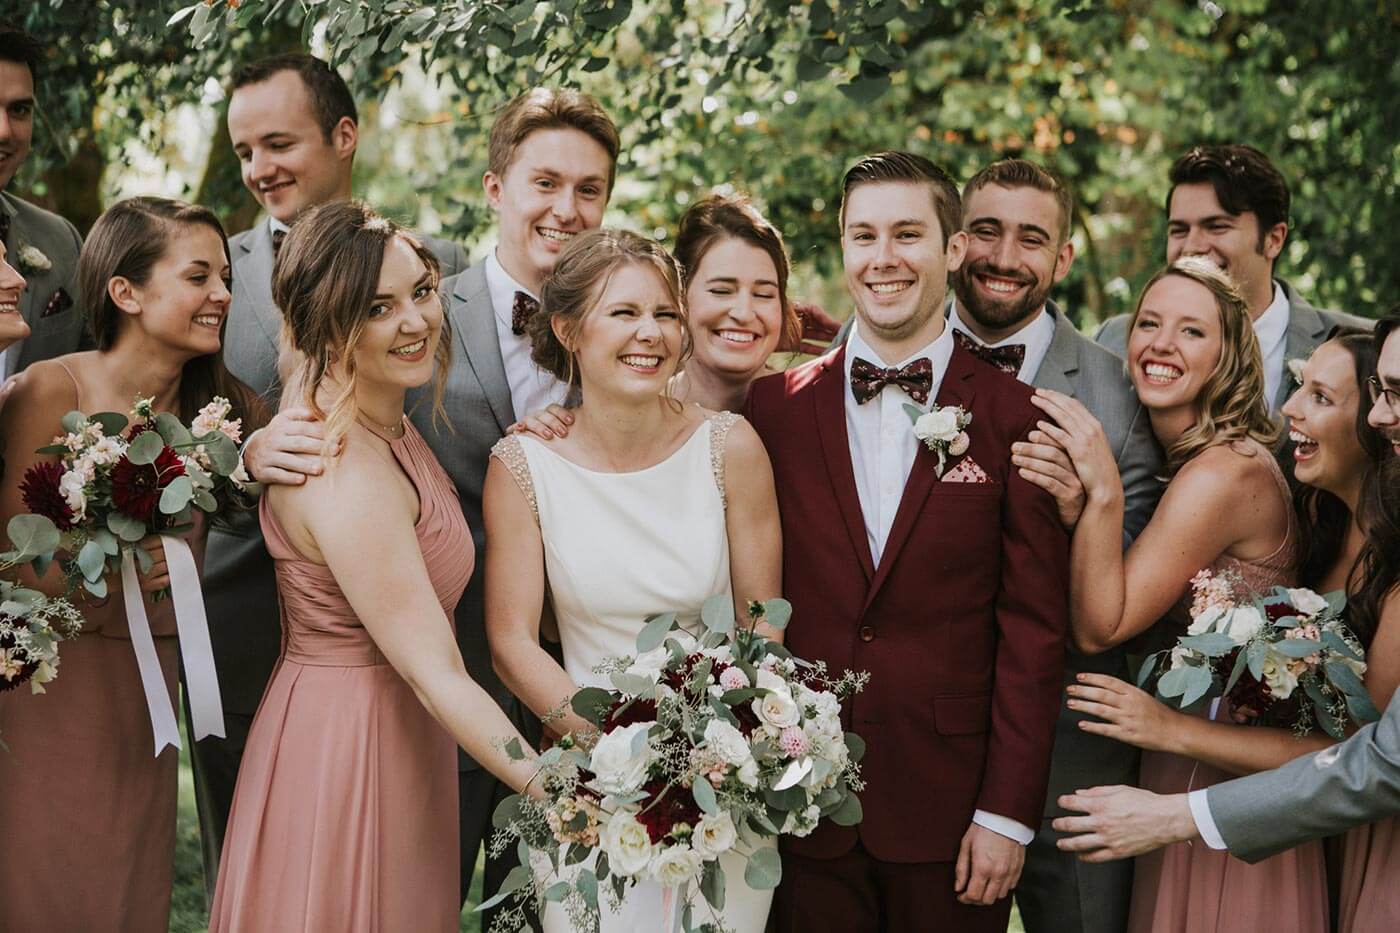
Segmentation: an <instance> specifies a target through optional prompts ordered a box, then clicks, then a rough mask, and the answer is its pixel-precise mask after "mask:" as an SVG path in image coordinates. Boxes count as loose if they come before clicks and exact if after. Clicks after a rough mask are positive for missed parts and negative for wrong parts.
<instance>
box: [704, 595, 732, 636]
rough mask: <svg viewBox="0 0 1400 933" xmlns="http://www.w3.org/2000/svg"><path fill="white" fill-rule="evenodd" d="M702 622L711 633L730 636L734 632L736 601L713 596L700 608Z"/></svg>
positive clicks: (726, 597)
mask: <svg viewBox="0 0 1400 933" xmlns="http://www.w3.org/2000/svg"><path fill="white" fill-rule="evenodd" d="M700 620H701V621H702V622H704V623H705V628H707V629H709V630H710V631H712V632H720V633H721V634H724V635H728V634H729V633H730V632H732V631H734V601H733V600H732V599H730V598H729V597H728V596H711V597H710V598H709V599H707V600H705V602H704V603H703V604H702V605H701V606H700Z"/></svg>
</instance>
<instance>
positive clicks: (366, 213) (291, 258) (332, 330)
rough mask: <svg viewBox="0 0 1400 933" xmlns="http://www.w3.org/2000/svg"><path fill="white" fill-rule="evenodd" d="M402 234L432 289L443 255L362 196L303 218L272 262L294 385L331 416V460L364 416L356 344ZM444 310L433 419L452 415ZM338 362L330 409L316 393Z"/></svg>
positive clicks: (327, 447)
mask: <svg viewBox="0 0 1400 933" xmlns="http://www.w3.org/2000/svg"><path fill="white" fill-rule="evenodd" d="M395 237H398V238H400V239H402V240H403V241H404V242H405V243H406V244H408V246H409V247H410V248H411V249H412V250H413V252H414V253H415V254H417V256H418V258H419V259H420V260H422V262H423V265H425V266H426V267H427V269H428V276H429V281H430V284H431V285H432V287H433V289H434V291H436V290H437V287H438V283H439V281H440V280H441V277H442V271H441V268H440V266H439V264H438V260H437V257H436V256H434V255H433V253H432V250H430V249H428V248H427V247H426V246H424V245H423V244H422V243H421V242H420V241H419V240H418V238H417V237H415V236H413V234H411V233H409V232H408V231H407V230H405V229H404V228H403V227H401V226H399V225H398V224H396V223H394V221H392V220H389V219H388V218H387V217H381V216H380V215H379V214H378V213H376V212H375V211H374V209H373V208H371V207H370V206H369V205H368V204H365V203H364V202H363V201H332V202H329V203H326V204H322V205H319V206H317V207H314V208H312V209H310V210H308V211H307V212H306V213H304V214H302V215H301V216H300V217H298V218H297V221H296V223H295V224H293V225H292V229H291V232H290V233H288V234H287V238H286V240H285V241H283V243H282V248H281V249H280V250H279V251H278V253H277V259H276V262H275V263H274V264H273V267H272V300H273V301H274V302H275V303H276V305H277V307H278V308H280V309H281V311H282V341H283V343H284V344H285V345H289V346H290V347H291V348H292V349H294V350H296V351H297V353H299V354H300V356H301V360H300V365H299V367H298V372H297V376H296V379H295V380H294V382H293V383H292V385H293V387H294V389H300V391H301V394H302V397H303V400H304V401H305V403H306V406H307V407H308V408H310V409H311V411H312V412H314V413H315V414H316V416H317V417H318V418H321V419H323V420H324V421H325V424H326V430H325V441H324V443H323V445H322V449H323V451H324V452H325V453H326V455H327V457H328V458H329V459H330V460H332V461H333V460H334V458H333V457H330V455H331V453H332V452H333V451H335V449H336V448H337V446H338V445H339V443H340V440H341V439H342V438H343V437H344V436H345V434H346V432H348V431H349V430H350V425H351V424H352V423H353V422H354V420H355V416H356V414H357V413H358V407H357V405H356V404H355V389H356V385H357V383H358V374H357V373H356V369H355V348H356V347H357V346H358V345H359V342H360V339H361V337H362V336H363V335H364V331H365V325H366V323H367V322H368V321H369V317H368V314H369V309H370V306H371V305H372V304H373V303H374V295H375V292H376V291H377V289H378V287H379V271H380V268H381V267H382V266H383V264H384V250H385V248H386V247H387V246H388V245H389V241H390V240H392V239H393V238H395ZM445 311H446V309H444V314H443V324H442V333H441V335H440V336H439V338H438V346H437V352H436V353H435V355H434V357H433V359H434V362H435V363H436V367H435V369H434V372H433V419H434V421H435V422H436V421H437V419H439V418H444V419H445V418H446V413H445V411H444V409H443V405H442V394H443V387H444V384H445V381H446V379H447V367H448V364H449V363H450V362H451V358H452V340H451V335H450V333H449V331H448V318H447V315H446V313H445ZM332 366H334V367H335V370H336V371H335V374H334V375H335V376H336V378H337V380H338V381H339V386H338V392H337V393H336V396H335V399H334V400H333V401H332V402H331V405H330V411H329V412H327V411H324V410H323V409H322V408H321V404H320V401H319V400H318V398H317V396H318V395H319V394H320V390H321V388H322V386H323V385H324V384H325V381H326V377H327V374H328V373H329V372H330V370H331V368H332Z"/></svg>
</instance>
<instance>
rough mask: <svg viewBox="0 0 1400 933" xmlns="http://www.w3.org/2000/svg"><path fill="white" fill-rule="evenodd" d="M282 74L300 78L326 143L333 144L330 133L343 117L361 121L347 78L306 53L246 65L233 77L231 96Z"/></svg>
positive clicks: (356, 121) (277, 56) (279, 56)
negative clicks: (243, 88) (294, 74)
mask: <svg viewBox="0 0 1400 933" xmlns="http://www.w3.org/2000/svg"><path fill="white" fill-rule="evenodd" d="M283 71H291V72H295V73H296V75H297V77H299V78H301V84H302V87H304V88H306V94H307V96H308V97H310V98H311V112H312V113H314V114H315V115H316V124H317V125H318V126H320V127H321V135H322V136H323V137H324V138H325V140H326V142H330V141H331V132H332V131H333V130H334V129H335V127H336V124H337V123H339V122H340V121H341V119H343V118H344V117H349V118H350V121H351V122H352V123H359V122H360V114H359V111H358V110H356V109H355V98H353V97H351V96H350V88H349V87H347V86H346V84H345V79H344V78H342V77H341V76H340V74H339V73H338V72H337V71H336V70H335V69H334V68H332V67H331V66H330V65H328V64H326V63H325V62H323V61H321V60H320V59H319V58H317V57H316V56H314V55H307V54H306V53H305V52H288V53H286V54H284V55H273V56H271V57H270V58H262V59H259V60H258V61H255V62H252V63H251V64H247V65H244V66H243V67H242V68H239V69H238V70H237V71H236V72H234V74H233V84H232V86H231V87H230V88H229V96H230V97H232V96H233V92H234V91H236V90H238V89H239V88H241V87H246V86H248V85H249V84H261V83H262V82H263V81H267V80H269V79H270V78H272V77H273V76H274V75H277V74H280V73H281V72H283Z"/></svg>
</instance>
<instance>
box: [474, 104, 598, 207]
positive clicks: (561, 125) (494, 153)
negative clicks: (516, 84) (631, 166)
mask: <svg viewBox="0 0 1400 933" xmlns="http://www.w3.org/2000/svg"><path fill="white" fill-rule="evenodd" d="M550 129H572V130H578V131H579V132H581V133H585V134H587V135H588V136H589V137H591V138H592V139H594V140H596V141H597V143H598V145H600V146H602V147H603V149H604V150H605V151H606V152H607V153H608V162H609V165H608V196H609V197H611V196H612V190H613V181H614V180H615V179H616V178H617V154H618V152H619V151H620V150H621V148H622V147H621V143H620V142H619V140H618V136H617V127H616V126H615V125H614V124H613V121H612V118H611V117H609V116H608V114H607V112H606V111H605V110H603V108H602V106H601V105H600V104H599V103H598V102H597V101H596V100H594V99H593V98H592V97H589V96H588V95H587V94H585V93H583V92H582V91H575V90H573V89H571V88H548V87H537V88H534V89H533V90H529V91H526V92H525V93H524V94H521V95H520V96H519V97H517V98H516V99H515V100H513V101H511V102H510V103H509V104H506V109H504V110H502V111H501V114H500V116H498V117H496V120H495V122H494V123H492V124H491V145H490V149H489V151H488V155H487V168H488V169H489V170H490V171H491V173H492V174H493V175H495V176H497V177H498V178H504V177H505V174H506V169H508V168H510V164H511V162H512V161H514V159H515V151H516V150H517V149H519V148H520V144H521V143H523V142H524V141H525V137H527V136H529V135H530V134H531V133H533V132H535V131H536V130H550Z"/></svg>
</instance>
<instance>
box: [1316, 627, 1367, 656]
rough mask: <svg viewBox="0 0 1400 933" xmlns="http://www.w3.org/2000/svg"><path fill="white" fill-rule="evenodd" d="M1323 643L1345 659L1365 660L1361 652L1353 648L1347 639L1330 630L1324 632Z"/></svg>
mask: <svg viewBox="0 0 1400 933" xmlns="http://www.w3.org/2000/svg"><path fill="white" fill-rule="evenodd" d="M1322 643H1323V644H1324V645H1326V646H1327V647H1328V648H1331V649H1332V650H1333V651H1335V652H1336V653H1337V654H1340V655H1342V656H1343V657H1347V658H1351V659H1352V660H1353V661H1361V660H1363V656H1362V654H1361V652H1359V651H1357V650H1356V649H1355V648H1353V647H1352V646H1351V644H1349V643H1348V642H1347V640H1346V639H1345V638H1343V637H1342V636H1340V635H1338V634H1337V633H1336V632H1333V631H1330V630H1328V631H1324V632H1323V633H1322Z"/></svg>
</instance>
